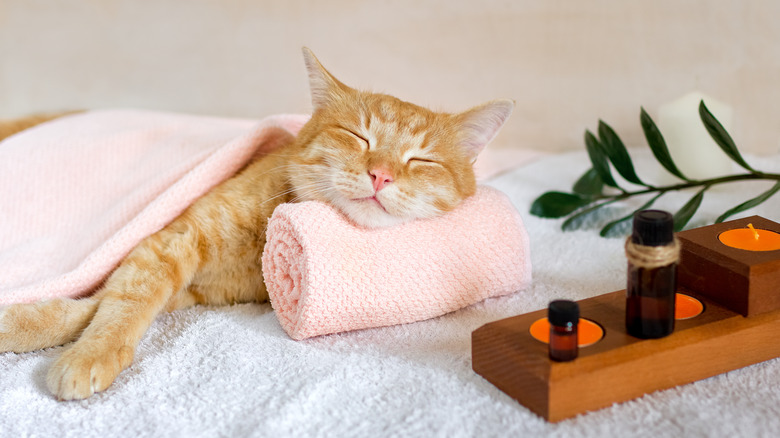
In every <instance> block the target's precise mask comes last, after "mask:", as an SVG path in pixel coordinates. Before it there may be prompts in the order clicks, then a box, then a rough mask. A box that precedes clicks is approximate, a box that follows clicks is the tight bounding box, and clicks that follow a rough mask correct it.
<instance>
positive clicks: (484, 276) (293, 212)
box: [263, 187, 531, 340]
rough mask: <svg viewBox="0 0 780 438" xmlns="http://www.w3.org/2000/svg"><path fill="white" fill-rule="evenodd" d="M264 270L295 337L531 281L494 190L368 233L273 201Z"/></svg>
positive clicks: (524, 251)
mask: <svg viewBox="0 0 780 438" xmlns="http://www.w3.org/2000/svg"><path fill="white" fill-rule="evenodd" d="M266 234H267V243H266V247H265V251H264V252H263V275H264V278H265V283H266V286H267V287H268V292H269V295H270V298H271V305H272V306H273V308H274V310H276V314H277V317H278V318H279V321H280V322H281V324H282V327H283V328H284V329H285V330H286V331H287V333H288V334H289V335H290V337H292V338H293V339H297V340H300V339H305V338H308V337H312V336H318V335H324V334H329V333H336V332H342V331H348V330H356V329H362V328H368V327H379V326H386V325H393V324H401V323H408V322H414V321H420V320H424V319H428V318H432V317H435V316H439V315H443V314H445V313H448V312H451V311H454V310H457V309H460V308H462V307H465V306H468V305H470V304H473V303H476V302H478V301H481V300H483V299H485V298H488V297H494V296H499V295H504V294H508V293H511V292H515V291H518V290H520V289H523V288H524V287H526V286H527V285H528V284H529V283H530V281H531V259H530V255H529V242H528V236H527V234H526V231H525V228H524V227H523V223H522V221H521V219H520V216H519V214H518V213H517V211H516V210H515V208H514V207H513V206H512V204H511V203H510V201H509V199H508V198H507V197H506V196H505V195H504V194H502V193H501V192H498V191H497V190H495V189H491V188H488V187H480V188H479V190H478V191H477V194H476V195H475V196H473V197H471V198H469V199H468V200H466V201H465V202H464V203H463V204H461V205H460V206H459V207H458V208H457V209H456V210H454V211H452V212H450V213H449V214H447V215H445V216H442V217H439V218H435V219H430V220H422V221H416V222H411V223H407V224H404V225H401V226H398V227H393V228H386V229H376V230H367V229H361V228H357V227H355V226H354V225H352V224H351V223H349V222H348V221H347V220H346V219H345V218H344V217H343V216H342V215H340V214H339V213H338V212H336V211H335V210H334V209H333V208H331V207H329V206H327V205H325V204H322V203H318V202H304V203H300V204H285V205H281V206H279V207H277V209H276V210H275V211H274V214H273V217H272V218H271V220H270V222H269V224H268V230H267V233H266Z"/></svg>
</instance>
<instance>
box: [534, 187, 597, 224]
mask: <svg viewBox="0 0 780 438" xmlns="http://www.w3.org/2000/svg"><path fill="white" fill-rule="evenodd" d="M591 202H593V198H591V197H589V196H582V195H577V194H574V193H563V192H547V193H544V194H542V196H539V197H538V198H536V200H535V201H534V203H533V204H531V214H533V215H534V216H539V217H546V218H559V217H563V216H566V215H567V214H569V213H571V212H573V211H574V210H576V209H578V208H580V207H582V206H584V205H588V204H590V203H591Z"/></svg>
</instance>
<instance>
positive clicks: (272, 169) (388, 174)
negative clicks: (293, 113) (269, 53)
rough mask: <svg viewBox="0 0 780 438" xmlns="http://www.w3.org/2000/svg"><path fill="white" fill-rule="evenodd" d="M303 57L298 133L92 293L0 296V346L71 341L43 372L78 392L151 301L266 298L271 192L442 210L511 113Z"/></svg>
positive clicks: (102, 371)
mask: <svg viewBox="0 0 780 438" xmlns="http://www.w3.org/2000/svg"><path fill="white" fill-rule="evenodd" d="M304 58H305V61H306V66H307V69H308V72H309V79H310V86H311V93H312V100H313V106H314V113H313V115H312V118H311V120H310V121H309V122H308V123H307V124H306V125H305V126H304V127H303V128H302V129H301V131H300V134H299V135H298V137H297V138H295V139H293V138H292V136H291V139H290V144H289V145H287V146H284V147H283V148H282V149H281V150H280V151H279V152H277V153H273V154H270V155H267V156H265V157H262V158H260V159H258V160H256V161H254V162H253V163H251V164H250V165H249V166H247V167H246V168H245V169H244V170H242V171H241V172H240V173H238V174H237V175H235V176H234V177H233V178H232V179H229V180H227V181H226V182H224V183H222V184H221V185H219V186H217V187H216V188H214V189H213V190H212V191H211V192H210V193H208V194H207V195H206V196H204V197H202V198H201V199H199V200H198V201H196V202H195V203H194V204H193V205H192V206H190V208H189V209H187V210H186V211H185V212H184V213H183V214H182V215H181V216H179V217H178V218H177V219H176V220H174V221H173V222H172V223H171V224H169V225H168V226H167V227H165V228H164V229H163V230H161V231H159V232H158V233H156V234H153V235H152V236H150V237H148V238H146V239H145V240H144V241H143V242H142V243H141V244H139V245H138V246H137V247H136V248H135V249H134V250H133V251H132V252H131V253H130V254H129V255H128V256H127V257H126V258H125V259H124V261H123V262H122V263H121V264H120V266H119V267H118V268H117V269H116V270H115V271H114V272H113V273H112V274H111V276H110V277H109V278H108V280H107V281H106V283H105V285H104V286H103V287H102V288H101V289H100V290H99V291H97V292H96V293H95V294H94V295H93V296H91V297H88V298H83V299H79V300H70V299H56V300H52V301H45V302H40V303H36V304H26V305H13V306H9V307H6V308H4V309H0V351H16V352H22V351H31V350H36V349H40V348H45V347H51V346H55V345H62V344H66V343H69V342H72V341H75V342H73V344H71V345H70V346H69V347H67V348H66V349H65V350H64V351H63V353H62V355H61V356H60V357H59V358H58V359H57V360H56V361H55V362H54V364H53V366H52V367H51V369H50V370H49V373H48V376H47V384H48V387H49V389H50V390H51V391H52V392H53V393H54V394H55V395H56V396H57V397H58V398H60V399H65V400H70V399H83V398H86V397H89V396H90V395H92V394H93V393H95V392H97V391H103V390H104V389H106V388H107V387H108V386H109V385H110V384H111V383H112V382H113V381H114V379H115V378H116V377H117V375H118V374H119V373H120V372H121V371H122V370H123V369H125V368H126V367H128V366H129V365H130V363H131V362H132V360H133V355H134V352H135V348H136V345H137V344H138V342H139V340H140V338H141V337H142V336H143V334H144V332H145V331H146V330H147V328H148V327H149V325H150V324H151V322H152V320H153V319H154V318H155V317H156V316H157V314H158V313H160V312H161V311H163V310H167V311H171V310H174V309H181V308H184V307H187V306H191V305H193V304H209V305H216V304H229V303H237V302H252V301H266V300H267V299H268V294H267V292H266V289H265V285H264V284H263V278H262V270H261V267H260V255H261V253H262V251H263V245H264V244H265V229H266V222H267V219H268V218H269V217H270V216H271V213H272V212H273V210H274V208H275V207H276V206H277V205H279V204H280V203H283V202H295V201H301V200H319V201H323V202H326V203H328V204H331V205H333V206H334V207H336V208H337V209H339V210H341V211H342V212H343V213H344V214H346V215H347V216H348V217H349V218H350V219H352V221H353V222H355V223H356V224H358V225H361V226H366V227H384V226H390V225H395V224H400V223H403V222H406V221H410V220H413V219H417V218H426V217H432V216H436V215H440V214H442V213H444V212H447V211H449V210H452V209H453V208H454V207H455V206H457V205H458V203H460V202H461V201H462V200H463V199H464V198H466V197H468V196H470V195H472V194H473V193H474V191H475V188H476V187H475V184H476V183H475V179H474V173H473V171H472V163H473V161H474V160H475V158H476V156H477V154H478V153H479V151H480V150H481V149H482V147H484V145H485V144H486V143H487V142H489V141H490V140H491V139H492V138H493V137H494V136H495V134H496V133H497V131H498V130H499V128H500V127H501V126H502V124H503V123H504V121H505V120H506V119H507V117H508V116H509V113H510V112H511V110H512V107H513V103H512V102H511V101H509V100H497V101H492V102H489V103H486V104H484V105H481V106H478V107H476V108H473V109H471V110H468V111H466V112H464V113H461V114H445V113H435V112H432V111H429V110H427V109H425V108H421V107H418V106H416V105H412V104H410V103H406V102H402V101H400V100H398V99H396V98H394V97H391V96H387V95H382V94H373V93H367V92H362V91H358V90H354V89H352V88H349V87H347V86H346V85H344V84H342V83H341V82H339V81H338V80H337V79H336V78H334V77H333V76H332V75H330V73H328V72H327V71H326V70H325V69H324V68H323V67H322V66H321V65H320V63H319V62H318V61H317V59H316V58H315V57H314V55H313V54H312V53H311V52H310V51H309V50H308V49H304ZM366 256H367V257H370V256H371V255H369V254H367V255H366Z"/></svg>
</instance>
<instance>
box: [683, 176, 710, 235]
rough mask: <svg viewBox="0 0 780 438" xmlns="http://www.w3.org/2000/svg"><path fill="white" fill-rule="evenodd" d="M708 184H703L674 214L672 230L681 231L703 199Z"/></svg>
mask: <svg viewBox="0 0 780 438" xmlns="http://www.w3.org/2000/svg"><path fill="white" fill-rule="evenodd" d="M709 188H710V186H704V187H703V188H702V189H701V190H699V191H698V192H697V193H696V194H695V195H693V197H692V198H691V199H689V200H688V202H686V203H685V205H683V206H682V208H681V209H680V210H678V211H677V213H675V215H674V231H682V229H683V228H684V227H685V225H687V224H688V221H689V220H691V217H693V214H694V213H696V210H698V209H699V206H700V205H701V201H702V199H704V192H705V191H707V189H709Z"/></svg>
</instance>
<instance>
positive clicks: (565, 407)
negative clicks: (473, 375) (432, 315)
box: [472, 217, 780, 422]
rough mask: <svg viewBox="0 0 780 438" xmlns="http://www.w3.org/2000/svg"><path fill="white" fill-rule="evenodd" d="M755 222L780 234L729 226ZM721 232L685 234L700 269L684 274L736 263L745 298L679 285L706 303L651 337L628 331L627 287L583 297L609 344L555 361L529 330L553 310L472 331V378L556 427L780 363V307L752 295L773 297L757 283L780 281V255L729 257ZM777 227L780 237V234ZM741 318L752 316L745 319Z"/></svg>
mask: <svg viewBox="0 0 780 438" xmlns="http://www.w3.org/2000/svg"><path fill="white" fill-rule="evenodd" d="M749 221H752V223H753V224H754V225H755V226H756V227H762V228H765V229H773V230H775V228H768V227H769V226H772V227H774V226H777V224H775V223H774V222H771V221H767V222H770V223H771V224H774V225H771V224H767V223H766V222H764V221H765V220H764V219H762V218H759V217H752V218H748V219H744V220H738V221H732V222H730V224H731V227H732V228H733V227H735V226H744V224H747V222H749ZM720 225H724V226H727V224H720ZM721 229H722V228H721V227H717V226H712V227H703V228H701V229H697V230H690V231H686V232H684V233H680V234H681V236H680V240H682V241H683V245H684V247H683V248H684V250H685V251H687V254H688V255H687V256H686V258H685V259H683V260H681V263H682V264H694V265H695V266H693V267H690V269H688V271H687V272H689V273H692V274H686V275H691V276H694V277H695V278H701V277H707V275H710V274H708V272H710V270H714V271H715V272H719V274H713V275H722V276H726V275H732V274H731V273H722V270H723V269H725V270H732V271H733V269H732V264H733V263H736V264H737V265H739V264H743V265H744V266H746V268H745V269H746V270H743V271H740V272H738V273H737V276H741V277H743V278H744V279H745V283H747V284H746V285H745V287H744V288H742V289H738V290H737V293H736V295H737V296H740V298H739V299H724V298H723V294H722V293H721V294H718V293H712V292H710V291H704V292H702V290H701V288H704V289H706V288H707V285H709V284H710V283H708V282H706V281H705V280H699V281H698V282H694V283H688V284H694V285H695V286H697V288H699V290H696V291H694V290H690V289H688V288H686V287H680V288H679V292H680V293H684V294H686V295H690V296H693V297H695V298H697V299H699V300H700V301H701V302H702V303H703V304H704V311H703V312H702V313H701V314H700V315H698V316H696V317H694V318H690V319H685V320H677V321H676V322H675V331H674V333H672V334H671V335H670V336H667V337H665V338H661V339H650V340H643V339H638V338H634V337H632V336H630V335H629V334H628V333H626V328H625V306H626V304H625V302H626V292H625V290H620V291H616V292H612V293H609V294H606V295H601V296H597V297H593V298H588V299H585V300H581V301H579V305H580V314H581V317H582V318H585V319H589V320H591V321H594V322H596V323H598V324H600V325H601V326H602V328H603V329H604V337H603V338H602V340H601V341H599V342H597V343H596V344H594V345H592V346H589V347H585V348H581V349H580V353H579V357H578V358H577V359H575V360H573V361H571V362H554V361H552V360H550V359H549V357H548V347H547V344H546V343H543V342H540V341H538V340H536V339H535V338H533V337H532V336H531V335H530V333H529V329H530V326H531V324H533V323H534V322H535V321H537V320H539V319H541V318H544V317H545V316H546V314H547V310H546V309H542V310H538V311H535V312H531V313H526V314H524V315H519V316H515V317H511V318H507V319H503V320H500V321H495V322H492V323H489V324H486V325H484V326H482V327H480V328H479V329H477V330H475V331H474V333H473V334H472V364H473V368H474V371H475V372H477V373H478V374H480V375H482V376H483V377H484V378H485V379H487V380H488V381H490V382H491V383H493V384H494V385H496V386H497V387H498V388H499V389H501V390H502V391H504V392H505V393H507V394H508V395H509V396H511V397H513V398H514V399H516V400H517V401H519V402H520V403H521V404H523V405H524V406H526V407H527V408H528V409H530V410H531V411H533V412H535V413H536V414H538V415H540V416H542V417H543V418H545V419H546V420H548V421H553V422H555V421H560V420H563V419H565V418H569V417H572V416H575V415H577V414H580V413H584V412H586V411H590V410H595V409H600V408H603V407H606V406H609V405H611V404H613V403H618V402H622V401H627V400H630V399H633V398H636V397H640V396H642V395H644V394H647V393H650V392H653V391H657V390H660V389H666V388H671V387H673V386H677V385H682V384H686V383H690V382H694V381H696V380H700V379H704V378H707V377H711V376H714V375H717V374H720V373H724V372H727V371H731V370H735V369H738V368H741V367H744V366H747V365H752V364H755V363H758V362H762V361H765V360H769V359H773V358H775V357H779V356H780V343H778V342H777V339H776V338H777V333H778V331H780V309H779V308H778V306H777V305H770V306H765V307H760V306H759V307H756V305H755V304H754V301H755V300H752V298H751V297H752V295H753V294H759V295H762V296H764V297H766V296H767V294H769V293H770V291H769V290H768V289H766V288H767V286H759V287H758V288H756V287H753V285H752V283H754V282H758V284H759V285H761V284H764V283H763V281H764V279H765V278H770V279H777V278H778V277H777V276H778V275H780V251H769V252H768V253H769V254H768V255H766V253H765V255H762V256H757V255H756V254H747V255H746V254H738V253H733V252H732V251H730V250H725V251H724V250H722V249H719V248H717V246H715V245H713V244H711V243H710V242H711V240H710V237H712V235H713V234H714V235H715V236H716V240H717V233H719V230H721ZM723 229H725V228H723ZM698 230H702V231H698ZM777 230H778V232H780V227H778V229H777ZM686 242H692V243H686ZM718 243H719V242H718ZM713 247H714V248H713ZM736 251H744V250H736ZM713 253H714V254H721V255H722V256H714V255H712V254H713ZM694 260H695V261H694ZM732 261H733V262H732ZM702 273H704V274H703V275H702ZM718 278H722V277H718ZM778 285H780V281H778V280H774V286H775V288H777V287H778ZM777 293H778V294H780V291H777ZM716 299H717V300H718V301H719V302H723V303H724V304H725V305H726V306H731V308H729V307H724V306H723V305H721V304H719V302H716ZM760 300H761V298H759V299H758V301H760ZM776 301H777V299H774V300H773V301H772V302H776ZM745 303H748V304H747V305H745ZM745 309H747V310H746V311H745V312H743V310H745ZM757 309H761V310H760V311H759V310H757ZM743 313H744V314H750V315H751V316H750V317H749V318H746V317H744V316H742V314H743Z"/></svg>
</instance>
